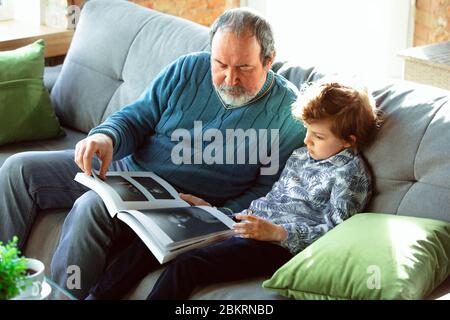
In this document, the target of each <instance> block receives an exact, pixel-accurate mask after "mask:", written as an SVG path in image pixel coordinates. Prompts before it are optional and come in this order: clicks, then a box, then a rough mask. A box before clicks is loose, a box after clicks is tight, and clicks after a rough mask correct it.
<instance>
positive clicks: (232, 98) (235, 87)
mask: <svg viewBox="0 0 450 320" xmlns="http://www.w3.org/2000/svg"><path fill="white" fill-rule="evenodd" d="M260 53H261V47H260V45H259V43H258V41H257V40H256V37H254V36H250V35H249V34H248V33H247V32H243V33H241V34H240V36H239V37H238V36H237V35H236V34H234V33H233V32H228V31H226V30H225V31H223V30H218V31H217V32H216V34H215V35H214V38H213V41H212V44H211V69H212V80H213V84H214V86H215V88H216V90H217V92H218V93H219V95H220V97H221V98H222V100H223V101H224V102H225V103H226V104H229V105H231V106H235V107H237V106H241V105H243V104H245V103H247V102H248V101H250V100H251V99H253V98H254V97H255V96H256V94H257V93H258V92H259V90H260V89H261V88H262V86H263V85H264V82H265V80H266V75H267V71H268V70H269V68H270V67H271V65H272V62H273V57H272V59H270V61H269V62H268V63H267V64H266V65H265V66H263V64H262V62H261V59H260Z"/></svg>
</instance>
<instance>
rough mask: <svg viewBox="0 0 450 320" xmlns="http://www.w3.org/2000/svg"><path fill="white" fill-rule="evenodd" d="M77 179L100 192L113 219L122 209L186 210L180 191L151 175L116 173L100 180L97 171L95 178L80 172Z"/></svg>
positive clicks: (145, 173)
mask: <svg viewBox="0 0 450 320" xmlns="http://www.w3.org/2000/svg"><path fill="white" fill-rule="evenodd" d="M75 180H76V181H78V182H80V183H82V184H84V185H85V186H87V187H89V188H91V189H92V190H94V191H95V192H97V193H98V194H99V195H100V196H101V197H102V199H103V200H104V202H105V205H106V207H107V208H108V211H109V212H110V214H111V216H112V217H113V216H114V215H115V214H116V212H117V211H120V210H127V209H129V210H138V209H147V208H168V207H187V206H189V204H188V203H187V202H185V201H183V200H182V199H181V198H180V197H179V196H178V192H177V191H176V190H175V189H174V188H173V187H172V186H171V185H170V184H169V183H167V182H166V181H164V180H163V179H161V178H160V177H158V176H157V175H156V174H154V173H152V172H116V171H111V172H108V173H107V174H106V180H105V181H104V180H102V179H100V177H99V176H98V171H96V170H92V176H87V175H85V174H84V173H78V174H77V175H76V177H75Z"/></svg>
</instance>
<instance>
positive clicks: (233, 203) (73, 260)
mask: <svg viewBox="0 0 450 320" xmlns="http://www.w3.org/2000/svg"><path fill="white" fill-rule="evenodd" d="M274 57H275V50H274V41H273V35H272V31H271V28H270V25H269V24H268V23H267V22H266V21H265V20H264V19H263V18H261V17H260V16H258V15H256V14H254V13H251V12H249V11H246V10H243V9H234V10H230V11H228V12H226V13H224V14H223V15H222V16H221V17H219V18H218V19H217V21H216V22H215V24H214V26H213V27H212V29H211V53H209V52H199V53H193V54H189V55H186V56H182V57H180V58H179V59H177V60H176V61H174V62H173V63H172V64H170V65H169V66H167V67H166V68H165V69H164V70H162V71H161V72H160V74H159V75H158V76H157V77H156V78H155V80H154V81H153V82H152V83H151V84H150V86H149V87H148V88H147V89H146V91H145V92H144V93H143V94H142V95H141V97H140V98H139V99H138V100H137V101H135V102H133V103H131V104H130V105H128V106H125V107H124V108H123V109H122V110H120V111H118V112H116V113H114V114H112V115H111V116H110V117H109V118H108V119H107V120H106V121H105V122H104V123H102V124H101V125H99V126H98V127H96V128H94V129H92V131H91V132H90V133H89V136H88V137H87V138H86V139H84V140H82V141H80V142H79V143H78V144H77V145H76V148H75V151H63V152H39V153H37V152H33V153H22V154H18V155H15V156H12V157H11V158H9V159H8V160H7V161H6V162H5V164H4V165H3V167H2V168H1V169H0V203H1V204H2V205H1V207H0V221H1V224H0V240H7V239H9V238H10V237H11V236H12V235H14V234H17V235H18V236H19V238H20V240H21V241H22V242H21V244H22V245H23V243H24V240H25V239H26V237H27V235H28V232H29V230H30V228H31V225H32V224H33V221H34V219H35V216H36V213H37V210H38V209H48V208H62V207H72V209H71V211H70V213H69V214H68V216H67V218H66V220H65V222H64V226H63V230H62V234H61V239H60V242H59V244H58V247H57V249H56V252H55V255H54V257H53V260H52V274H53V277H54V278H55V279H56V280H57V281H58V282H59V283H60V284H61V285H62V286H66V284H67V280H68V276H69V275H70V274H69V273H68V268H69V267H73V266H76V267H78V268H79V270H80V275H81V286H75V288H68V289H72V290H71V291H72V292H73V294H74V295H75V296H77V297H78V298H84V297H86V296H87V294H88V292H89V290H90V288H91V287H92V286H93V285H94V284H95V283H97V281H98V279H99V277H100V275H101V274H102V273H103V272H104V270H105V268H106V266H107V264H108V257H109V256H110V255H111V252H112V249H113V248H114V249H115V250H116V251H118V250H126V248H125V246H124V245H123V244H129V243H130V242H131V241H132V240H133V239H134V238H135V237H136V236H135V235H134V234H132V232H131V231H129V229H128V228H127V227H126V225H125V224H123V223H122V222H120V221H119V220H117V219H111V217H110V216H109V214H108V212H107V209H106V207H105V205H104V203H103V201H102V200H101V198H100V197H99V196H98V195H97V194H96V193H95V192H93V191H88V190H87V189H86V188H84V187H83V186H82V185H80V184H78V183H77V182H74V180H73V177H74V176H75V174H76V173H77V172H78V171H79V169H80V168H81V170H82V171H84V172H85V173H86V174H88V175H89V174H91V166H92V165H93V166H94V167H97V168H100V175H101V176H105V173H106V171H107V170H133V171H153V172H155V173H156V174H158V175H160V176H161V177H163V178H164V179H166V180H167V181H168V182H170V183H171V184H172V185H173V186H175V187H176V188H178V189H179V190H180V192H186V193H191V194H195V195H198V196H199V197H201V198H202V199H205V200H206V201H207V202H208V203H210V204H212V205H214V206H217V207H218V208H219V209H221V210H222V211H224V212H229V213H231V212H238V211H240V210H242V209H244V208H246V207H247V206H248V205H249V203H250V202H251V201H252V200H254V199H256V198H258V197H261V196H263V195H264V194H265V193H267V192H268V191H269V190H270V188H271V186H272V184H273V183H274V182H275V181H276V179H277V178H278V176H279V172H280V170H278V169H281V168H282V167H283V166H284V163H285V161H286V159H287V158H288V157H289V155H290V154H291V153H292V151H293V150H294V149H296V148H298V147H299V146H300V145H301V143H302V141H303V138H304V133H305V130H304V128H303V126H302V124H301V123H299V122H297V121H296V120H294V119H293V118H292V117H291V105H292V103H293V102H294V101H295V99H296V92H295V88H294V86H293V85H291V84H289V83H288V82H287V81H286V80H285V79H284V78H282V77H281V76H278V75H276V74H274V73H273V72H272V71H271V70H270V68H271V65H272V63H273V60H274ZM199 128H200V129H201V130H200V133H201V134H202V135H200V137H203V133H204V132H206V130H209V129H214V130H216V132H221V133H223V136H224V137H225V136H226V137H229V136H228V135H227V134H228V133H229V132H248V130H254V132H256V133H259V132H263V133H264V136H265V135H268V136H270V137H271V139H270V140H268V141H267V140H266V142H267V143H262V144H261V143H258V142H255V141H250V142H249V141H248V140H247V141H244V142H243V145H238V144H234V140H235V139H234V137H233V136H231V139H223V140H222V144H220V143H218V141H220V139H217V140H218V141H214V143H215V144H214V148H215V150H216V152H215V153H214V157H215V158H214V159H215V160H216V161H215V162H213V163H211V161H209V162H208V161H184V162H182V163H179V161H178V160H179V158H177V159H174V157H175V156H176V152H174V148H175V147H176V146H178V144H177V141H174V140H177V138H174V136H177V135H176V133H177V132H178V131H177V130H180V129H182V130H184V131H183V132H188V133H192V134H193V137H192V138H193V140H194V146H195V145H197V146H198V145H199V143H198V141H197V140H198V139H201V138H200V137H199V134H198V133H199ZM264 130H265V131H264ZM177 137H178V138H179V137H180V136H179V135H178V136H177ZM253 137H254V136H253ZM259 138H260V139H261V136H260V137H259ZM265 138H267V137H265ZM206 140H207V139H206ZM230 140H233V141H230ZM249 140H252V139H249ZM189 141H190V140H189ZM178 142H179V139H178ZM230 143H233V144H231V146H232V148H230V145H229V144H230ZM255 145H258V146H259V148H260V149H261V148H262V149H264V148H267V150H266V151H267V152H266V154H267V155H271V159H270V160H271V161H272V162H273V161H276V163H277V164H278V163H279V166H278V165H277V168H276V169H277V170H275V172H266V174H264V172H263V171H262V169H264V168H267V166H268V161H267V159H266V158H264V159H259V161H258V162H257V163H252V161H250V160H251V159H250V156H251V152H256V151H255V150H254V149H253V148H254V147H255ZM189 146H190V143H189ZM206 147H207V143H205V142H204V141H203V140H202V141H200V150H198V148H195V147H194V148H192V149H189V148H188V149H186V148H185V149H183V151H184V152H186V150H189V151H190V154H189V156H192V158H194V160H195V159H196V157H198V153H199V152H200V154H201V153H202V152H204V151H205V148H206ZM219 149H221V151H223V152H219V151H218V150H219ZM230 149H231V151H232V154H231V155H230V154H229V152H230ZM242 151H245V152H246V156H245V163H236V161H234V162H233V160H235V158H236V157H239V156H240V153H242ZM259 151H261V150H259ZM259 154H261V152H259ZM262 154H264V152H262ZM94 155H96V156H97V158H98V159H99V160H100V161H101V162H100V163H98V161H97V160H96V159H95V157H94ZM219 155H220V157H223V159H221V158H220V157H219ZM273 155H275V156H276V159H274V158H273ZM185 156H186V155H183V159H185V160H186V159H187V160H189V159H192V158H189V157H187V158H185ZM197 159H198V158H197ZM200 159H204V157H203V158H200ZM74 160H75V162H74ZM175 160H176V161H175ZM278 167H279V168H278ZM269 171H270V170H269ZM267 173H268V174H267ZM185 200H187V201H189V202H191V203H196V204H202V202H201V201H199V200H196V199H192V198H191V199H189V198H186V199H185ZM121 244H122V245H121ZM148 254H149V255H150V252H148ZM71 270H72V269H71Z"/></svg>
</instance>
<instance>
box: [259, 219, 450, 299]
mask: <svg viewBox="0 0 450 320" xmlns="http://www.w3.org/2000/svg"><path fill="white" fill-rule="evenodd" d="M449 257H450V223H447V222H443V221H438V220H432V219H424V218H415V217H407V216H397V215H390V214H376V213H364V214H357V215H355V216H353V217H351V218H349V219H348V220H346V221H344V222H343V223H341V224H340V225H338V226H337V227H336V228H334V229H333V230H331V231H329V232H328V233H326V234H325V235H324V236H322V237H321V238H320V239H318V240H317V241H316V242H314V243H313V244H311V245H310V246H308V247H307V248H306V249H305V250H303V251H302V252H300V253H299V254H297V255H296V256H294V257H293V258H292V259H291V260H290V261H288V262H287V263H286V264H284V265H283V266H282V267H281V268H279V269H278V270H277V271H276V272H275V273H274V274H273V275H272V277H271V278H270V279H268V280H266V281H264V282H263V287H265V288H268V289H272V290H274V291H276V292H278V293H279V294H281V295H284V296H286V297H289V298H294V299H364V300H368V299H389V300H392V299H422V298H424V297H426V296H427V295H428V294H430V293H431V292H432V291H433V290H434V289H435V288H436V287H437V286H438V285H439V284H441V282H443V281H444V280H445V279H446V278H447V277H448V275H449V273H450V263H449Z"/></svg>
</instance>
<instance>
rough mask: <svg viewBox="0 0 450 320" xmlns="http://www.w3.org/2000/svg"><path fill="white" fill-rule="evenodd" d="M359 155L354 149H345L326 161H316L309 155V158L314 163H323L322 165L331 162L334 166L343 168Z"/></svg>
mask: <svg viewBox="0 0 450 320" xmlns="http://www.w3.org/2000/svg"><path fill="white" fill-rule="evenodd" d="M307 154H308V153H307ZM357 154H358V152H357V151H355V150H353V148H345V149H344V150H342V151H341V152H339V153H336V154H335V155H334V156H331V157H329V158H326V159H322V160H315V159H314V158H312V157H311V156H310V155H309V154H308V158H309V159H311V160H312V161H314V162H322V163H325V162H329V163H331V164H332V165H334V166H342V165H344V164H346V163H347V162H349V161H350V160H352V159H353V158H354V157H355V156H356V155H357Z"/></svg>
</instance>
